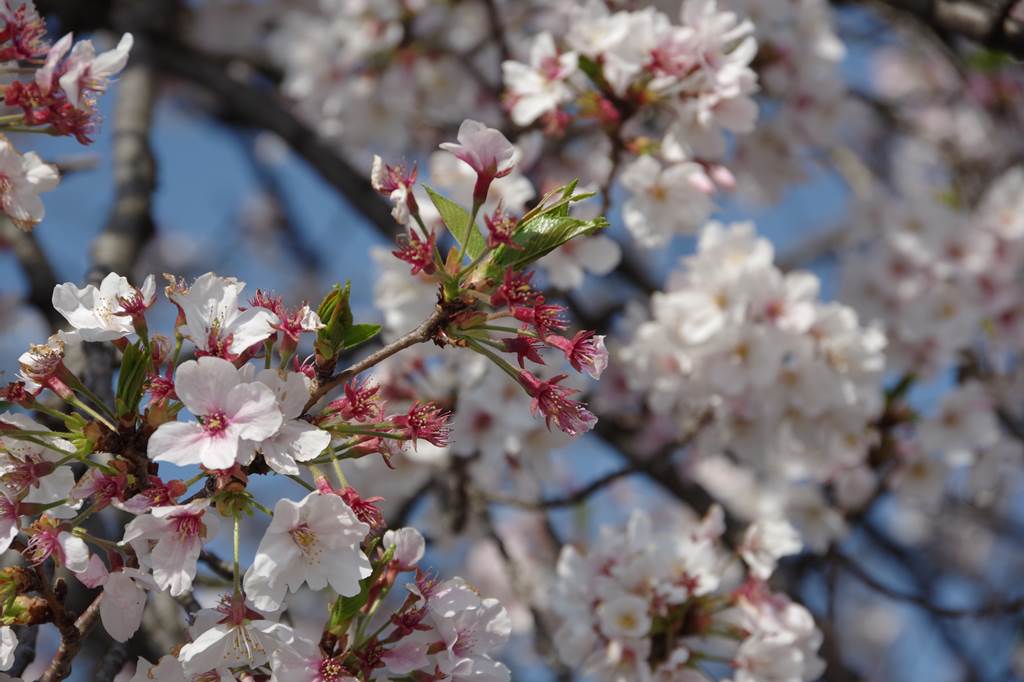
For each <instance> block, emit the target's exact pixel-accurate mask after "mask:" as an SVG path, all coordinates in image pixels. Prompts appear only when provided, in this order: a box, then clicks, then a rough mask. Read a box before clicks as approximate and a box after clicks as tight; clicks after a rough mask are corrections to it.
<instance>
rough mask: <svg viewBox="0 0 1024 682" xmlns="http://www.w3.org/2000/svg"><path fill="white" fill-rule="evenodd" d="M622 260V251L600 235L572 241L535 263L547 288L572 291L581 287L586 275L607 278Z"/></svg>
mask: <svg viewBox="0 0 1024 682" xmlns="http://www.w3.org/2000/svg"><path fill="white" fill-rule="evenodd" d="M621 259H622V248H621V247H620V246H619V245H618V243H617V242H616V241H615V240H614V239H612V238H610V237H605V236H603V235H596V236H593V237H584V238H582V239H573V240H572V241H570V242H566V243H565V244H563V245H562V246H560V247H559V248H557V249H555V250H554V251H552V252H551V253H549V254H548V255H546V256H544V257H543V258H541V259H540V260H539V261H537V265H538V266H539V267H541V268H543V269H544V271H545V272H546V273H547V277H548V282H549V283H550V284H551V286H553V287H555V288H557V289H562V290H564V291H572V290H573V289H577V288H579V287H580V286H582V285H583V282H584V278H585V276H586V274H587V273H589V274H591V275H595V276H597V277H603V276H604V275H607V274H608V273H610V272H611V271H612V270H614V269H615V266H616V265H618V264H619V261H620V260H621Z"/></svg>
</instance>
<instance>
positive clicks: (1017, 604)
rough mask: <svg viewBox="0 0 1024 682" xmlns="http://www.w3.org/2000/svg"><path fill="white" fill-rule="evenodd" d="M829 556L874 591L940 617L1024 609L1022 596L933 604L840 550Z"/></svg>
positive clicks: (990, 614) (979, 615)
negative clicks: (887, 581) (987, 601)
mask: <svg viewBox="0 0 1024 682" xmlns="http://www.w3.org/2000/svg"><path fill="white" fill-rule="evenodd" d="M830 556H831V557H832V558H833V559H834V560H835V561H836V563H837V564H838V565H839V566H840V567H842V568H843V569H844V570H846V571H847V572H848V573H850V574H851V575H853V576H854V577H856V578H857V579H858V580H860V581H861V582H862V583H864V584H865V585H867V586H868V587H870V588H871V589H872V590H874V591H875V592H878V593H880V594H883V595H885V596H886V597H889V598H890V599H894V600H896V601H903V602H907V603H909V604H913V605H914V606H917V607H919V608H921V609H924V610H925V611H927V612H929V613H931V614H933V615H935V616H938V617H940V618H991V617H993V616H1006V615H1014V614H1017V615H1019V614H1020V612H1021V611H1024V596H1021V597H1017V598H1016V599H1011V600H1009V601H1000V602H992V603H990V604H982V605H980V606H973V607H968V608H950V607H945V606H939V605H937V604H933V603H932V602H931V600H930V599H929V598H928V597H926V596H924V595H919V594H911V593H908V592H902V591H900V590H897V589H895V588H893V587H890V586H889V585H886V584H885V583H883V582H882V581H880V580H878V579H877V578H875V577H874V576H872V575H871V574H870V573H868V572H867V570H866V569H865V568H864V567H863V566H861V565H860V564H858V563H857V562H856V561H854V560H853V559H851V558H850V557H848V556H846V555H845V554H842V553H841V552H838V551H833V552H832V553H831V555H830Z"/></svg>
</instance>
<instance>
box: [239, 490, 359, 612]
mask: <svg viewBox="0 0 1024 682" xmlns="http://www.w3.org/2000/svg"><path fill="white" fill-rule="evenodd" d="M369 530H370V527H369V526H368V525H367V524H365V523H363V522H362V521H360V520H359V519H358V518H357V517H356V514H355V513H354V512H353V511H352V509H350V508H349V506H348V505H347V504H345V502H344V500H342V498H341V497H340V496H338V495H330V494H328V495H325V494H321V493H320V492H313V493H310V494H309V495H307V496H306V497H305V498H303V500H302V501H301V502H294V501H292V500H279V501H278V503H277V504H276V505H275V506H274V518H273V520H272V521H271V522H270V527H269V528H267V532H266V534H265V535H264V536H263V539H262V540H260V544H259V547H258V548H257V549H256V558H255V559H254V560H253V563H252V566H251V567H250V568H249V570H247V571H246V573H245V580H244V583H243V584H244V587H245V592H246V594H247V595H248V596H249V599H251V600H252V603H253V604H254V605H255V606H256V608H258V609H264V610H267V611H276V610H277V609H279V608H281V605H282V604H283V603H284V598H285V595H286V593H287V592H288V591H291V592H294V591H296V590H298V589H299V587H300V586H301V585H302V584H303V583H307V584H308V585H309V587H310V588H311V589H313V590H322V589H324V588H325V587H327V586H330V587H331V589H332V590H334V591H335V592H337V593H338V594H340V595H342V596H346V597H351V596H353V595H355V594H358V593H359V589H360V587H359V581H360V580H362V579H363V578H365V577H367V576H368V575H370V572H371V570H372V569H371V566H370V561H369V559H367V558H366V555H365V554H363V551H362V550H361V549H360V546H359V545H360V543H361V542H362V541H363V538H365V537H366V534H367V533H368V532H369Z"/></svg>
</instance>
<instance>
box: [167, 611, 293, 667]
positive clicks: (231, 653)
mask: <svg viewBox="0 0 1024 682" xmlns="http://www.w3.org/2000/svg"><path fill="white" fill-rule="evenodd" d="M191 634H192V642H191V643H190V644H186V645H185V646H184V647H182V648H181V652H180V653H179V654H178V660H179V661H181V665H182V668H183V669H184V671H185V674H186V675H187V676H188V677H187V678H186V679H193V678H194V676H197V675H202V674H204V673H207V672H209V671H211V670H226V669H228V668H236V667H240V666H246V667H250V668H256V667H259V666H261V665H264V664H265V663H267V662H268V661H269V660H270V654H271V653H275V652H276V653H278V654H284V655H287V654H288V653H290V652H289V650H290V649H291V644H292V642H293V641H295V634H294V633H293V632H292V629H291V628H290V627H288V626H287V625H285V624H284V623H275V622H274V621H270V620H267V619H266V618H264V617H263V616H262V615H261V614H259V613H256V612H255V611H253V610H251V609H249V608H248V607H246V605H245V604H244V603H243V601H242V598H241V597H240V596H236V597H234V598H232V599H231V600H230V601H229V602H227V603H224V604H222V605H221V606H220V607H218V608H216V609H204V610H202V611H200V612H199V613H197V614H196V619H195V623H194V624H193V625H192V628H191ZM229 679H231V678H229ZM286 679H291V678H286Z"/></svg>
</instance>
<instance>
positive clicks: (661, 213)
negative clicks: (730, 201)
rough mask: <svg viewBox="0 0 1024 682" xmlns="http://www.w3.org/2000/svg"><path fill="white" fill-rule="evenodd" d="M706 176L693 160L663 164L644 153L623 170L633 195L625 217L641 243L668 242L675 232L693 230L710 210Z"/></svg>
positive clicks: (623, 212) (624, 206) (705, 217)
mask: <svg viewBox="0 0 1024 682" xmlns="http://www.w3.org/2000/svg"><path fill="white" fill-rule="evenodd" d="M705 177H706V176H705V175H704V171H703V169H701V167H700V166H699V165H698V164H695V163H692V162H685V163H677V164H672V165H669V166H663V165H662V164H661V163H659V162H658V160H657V159H655V158H654V157H652V156H641V157H640V158H638V159H636V160H635V161H633V162H632V163H630V164H629V165H628V166H626V168H625V169H624V170H623V171H622V184H623V186H625V187H626V189H628V190H629V191H630V192H632V195H631V196H630V198H629V199H627V200H626V203H625V204H624V205H623V207H622V217H623V220H624V221H625V223H626V227H627V228H628V229H629V231H630V232H631V233H632V234H633V238H634V239H636V240H637V242H639V243H640V244H641V245H642V246H646V247H655V246H662V245H664V244H666V243H668V241H669V239H670V238H671V237H672V235H674V234H680V233H681V234H690V233H692V232H694V231H695V230H696V229H697V227H698V226H700V224H701V223H703V222H704V220H705V219H707V217H708V215H710V213H711V208H712V202H711V198H710V197H709V196H708V192H707V191H706V184H705V183H704V180H705Z"/></svg>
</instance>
